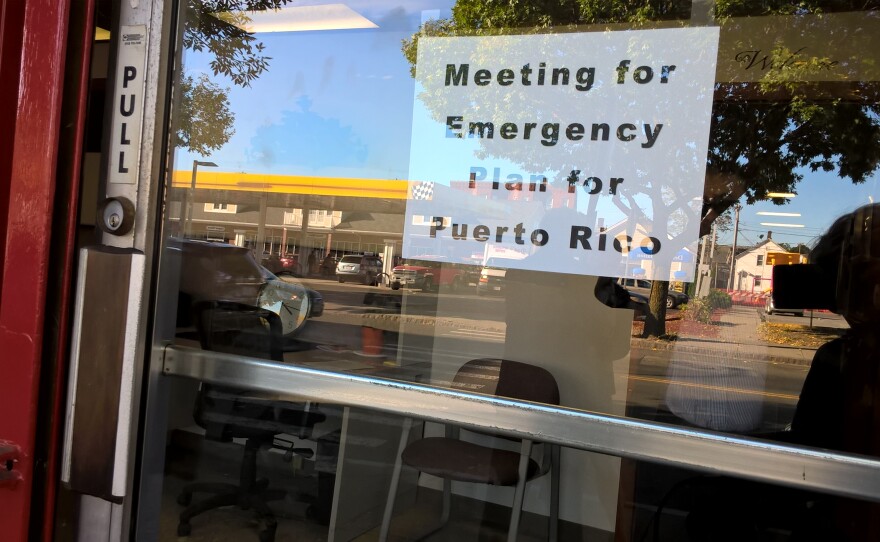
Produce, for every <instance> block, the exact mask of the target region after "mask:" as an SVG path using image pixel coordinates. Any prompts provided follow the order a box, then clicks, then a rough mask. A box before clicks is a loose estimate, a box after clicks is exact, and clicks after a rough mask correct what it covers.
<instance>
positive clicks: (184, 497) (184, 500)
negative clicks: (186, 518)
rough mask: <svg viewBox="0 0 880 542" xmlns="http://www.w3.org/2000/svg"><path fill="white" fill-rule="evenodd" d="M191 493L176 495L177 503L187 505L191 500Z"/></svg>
mask: <svg viewBox="0 0 880 542" xmlns="http://www.w3.org/2000/svg"><path fill="white" fill-rule="evenodd" d="M192 498H193V496H192V493H181V494H180V495H178V496H177V504H179V505H180V506H189V505H190V503H191V502H192Z"/></svg>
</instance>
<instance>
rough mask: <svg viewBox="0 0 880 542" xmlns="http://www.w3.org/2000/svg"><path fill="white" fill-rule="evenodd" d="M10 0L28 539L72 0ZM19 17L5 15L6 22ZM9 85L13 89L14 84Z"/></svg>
mask: <svg viewBox="0 0 880 542" xmlns="http://www.w3.org/2000/svg"><path fill="white" fill-rule="evenodd" d="M7 3H9V4H16V3H17V4H19V6H21V5H23V18H22V20H21V29H22V31H21V41H20V47H19V50H20V56H19V58H20V61H19V66H20V75H19V81H18V93H17V96H16V99H15V101H14V102H11V103H14V104H15V117H16V123H15V129H14V131H13V132H12V136H13V137H12V141H11V144H12V152H11V155H9V159H10V163H9V164H7V165H4V168H8V171H9V177H8V178H9V184H8V188H7V190H8V191H7V192H6V193H7V194H8V196H7V197H8V199H7V201H8V212H7V215H6V220H5V231H4V232H3V233H4V246H3V260H4V268H3V281H2V284H0V352H2V362H0V363H2V373H3V378H2V379H0V413H2V415H0V438H3V439H5V440H8V441H12V442H14V443H16V444H17V445H18V446H19V447H20V450H21V451H20V454H19V461H18V463H17V465H16V469H17V470H18V471H19V472H20V473H21V476H22V479H21V482H20V483H19V484H18V485H17V487H16V488H15V489H13V490H8V489H0V525H2V526H3V530H4V532H3V540H4V541H17V540H22V541H23V540H26V539H27V536H28V531H27V529H28V521H29V505H30V497H31V482H32V473H33V451H34V450H33V447H34V435H35V428H36V417H37V389H38V383H39V371H40V356H41V353H42V342H43V324H44V322H43V318H44V306H45V296H46V282H47V276H48V272H49V270H48V261H49V256H48V255H49V241H50V225H51V218H52V202H53V201H54V190H55V168H56V152H57V146H58V126H59V118H60V109H61V95H62V76H63V71H64V54H65V41H66V31H67V15H68V9H69V2H68V1H67V0H4V4H7ZM4 11H6V10H5V9H4ZM4 19H5V18H4ZM13 22H14V21H10V20H4V21H3V26H4V28H8V25H7V23H10V24H11V23H13ZM8 45H9V42H8V41H7V40H6V39H5V36H4V45H3V48H4V51H3V59H4V60H5V59H6V58H9V56H8V54H9V55H11V51H9V50H7V46H8ZM5 85H6V82H5V81H3V82H0V86H5ZM2 92H3V94H4V95H8V94H11V91H10V90H9V89H4V90H3V91H2ZM7 141H8V139H7ZM7 144H8V143H7Z"/></svg>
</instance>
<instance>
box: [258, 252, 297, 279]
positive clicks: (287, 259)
mask: <svg viewBox="0 0 880 542" xmlns="http://www.w3.org/2000/svg"><path fill="white" fill-rule="evenodd" d="M260 264H261V265H262V266H263V267H265V268H266V269H268V270H269V271H271V272H272V273H274V274H276V275H297V274H298V273H299V256H297V255H296V254H269V253H267V252H264V253H263V258H262V260H261V261H260Z"/></svg>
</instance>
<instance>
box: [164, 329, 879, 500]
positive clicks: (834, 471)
mask: <svg viewBox="0 0 880 542" xmlns="http://www.w3.org/2000/svg"><path fill="white" fill-rule="evenodd" d="M163 363H164V365H163V370H164V373H165V374H166V375H174V376H181V377H187V378H193V379H197V380H203V381H206V382H211V383H215V384H225V385H232V386H240V387H245V388H252V389H257V390H263V391H267V392H276V393H282V394H291V395H293V396H295V397H297V398H300V399H302V398H306V399H310V400H314V401H319V402H325V403H336V404H341V405H348V406H353V407H362V408H368V409H371V410H378V411H382V412H388V413H392V414H399V415H401V416H413V417H417V418H422V419H426V420H431V421H438V422H450V423H455V424H458V425H461V426H462V427H469V428H473V429H480V430H491V431H495V432H499V433H503V434H507V435H510V436H516V437H525V438H531V439H534V440H537V441H543V442H552V443H556V444H559V445H561V446H566V447H569V448H575V449H578V450H585V451H590V452H598V453H602V454H608V455H613V456H618V457H625V458H630V459H638V460H644V461H650V462H655V463H665V464H669V465H675V466H679V467H686V468H691V469H695V470H698V471H702V472H708V473H713V474H728V475H734V476H738V477H743V478H750V479H753V480H758V481H764V482H771V483H778V484H784V485H788V486H793V487H800V488H805V489H815V490H819V491H823V492H827V493H835V494H838V495H844V496H849V497H856V498H861V499H866V500H872V501H880V461H878V460H873V459H869V458H864V457H857V456H851V455H845V454H840V453H835V452H830V451H821V450H814V449H807V448H800V447H793V446H789V445H783V444H777V443H772V442H768V441H759V440H752V439H746V438H740V437H736V436H728V435H724V434H720V433H710V432H704V431H694V430H691V429H687V428H682V427H676V426H670V425H665V424H659V423H648V422H644V421H639V420H634V419H630V418H622V417H617V416H610V415H603V414H596V413H593V412H586V411H581V410H572V409H567V408H559V407H551V406H545V405H539V404H534V403H522V402H516V401H511V400H506V399H501V398H498V397H491V396H481V395H469V394H465V393H461V392H458V391H454V390H449V389H443V388H434V387H430V386H425V385H421V384H412V383H409V382H402V381H395V380H385V379H376V378H369V377H365V376H359V375H354V374H346V373H330V372H326V371H317V370H314V369H310V368H306V367H302V366H296V365H286V364H283V363H275V362H270V361H265V360H261V359H256V358H246V357H241V356H235V355H229V354H221V353H216V352H207V351H203V350H199V349H197V348H186V347H179V346H167V347H165V349H164V352H163Z"/></svg>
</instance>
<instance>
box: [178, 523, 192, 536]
mask: <svg viewBox="0 0 880 542" xmlns="http://www.w3.org/2000/svg"><path fill="white" fill-rule="evenodd" d="M190 533H192V525H190V524H189V522H187V523H183V522H181V523H178V524H177V536H189V535H190Z"/></svg>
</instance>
